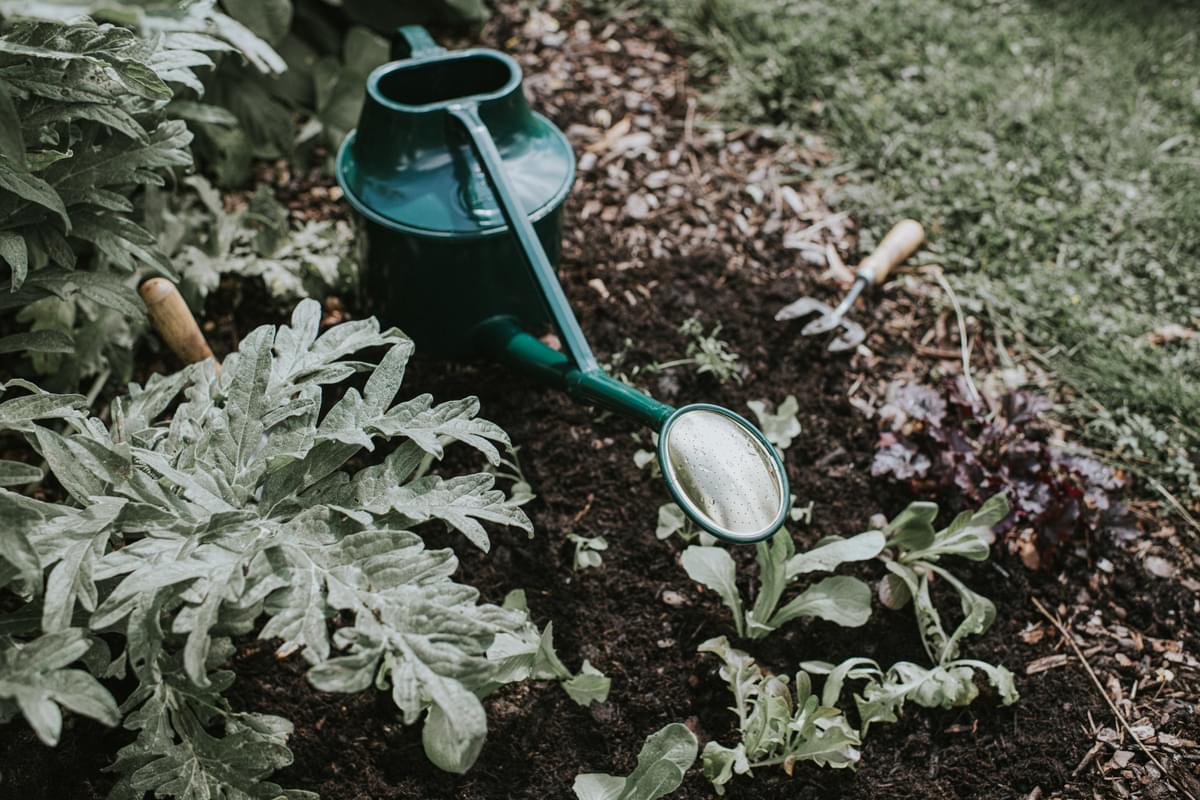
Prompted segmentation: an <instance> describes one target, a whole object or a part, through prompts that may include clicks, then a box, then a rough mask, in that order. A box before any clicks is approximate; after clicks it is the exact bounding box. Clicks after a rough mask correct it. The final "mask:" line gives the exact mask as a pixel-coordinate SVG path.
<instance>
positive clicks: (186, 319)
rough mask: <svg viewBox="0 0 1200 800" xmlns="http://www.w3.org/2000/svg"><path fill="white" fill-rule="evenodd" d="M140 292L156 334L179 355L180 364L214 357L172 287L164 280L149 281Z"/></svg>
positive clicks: (186, 308) (193, 318)
mask: <svg viewBox="0 0 1200 800" xmlns="http://www.w3.org/2000/svg"><path fill="white" fill-rule="evenodd" d="M139 291H140V292H141V294H142V301H143V302H145V304H146V309H147V310H148V311H149V312H150V321H151V322H152V323H154V327H155V329H156V330H157V331H158V335H159V336H161V337H162V340H163V341H164V342H166V343H167V347H170V348H171V351H172V352H173V353H175V355H177V356H179V360H180V361H182V362H183V363H185V364H194V363H196V362H197V361H203V360H204V359H206V358H212V357H213V352H212V350H210V349H209V347H208V341H207V340H206V339H205V338H204V334H203V333H201V332H200V326H199V325H197V324H196V318H195V317H193V316H192V310H191V309H190V308H188V307H187V303H185V302H184V301H183V296H182V295H180V294H179V289H178V288H176V286H175V284H173V283H171V282H170V281H169V280H167V279H166V278H151V279H150V280H148V281H146V282H145V283H143V284H142V286H141V288H140V289H139Z"/></svg>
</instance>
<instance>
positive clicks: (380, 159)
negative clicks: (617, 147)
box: [337, 26, 575, 358]
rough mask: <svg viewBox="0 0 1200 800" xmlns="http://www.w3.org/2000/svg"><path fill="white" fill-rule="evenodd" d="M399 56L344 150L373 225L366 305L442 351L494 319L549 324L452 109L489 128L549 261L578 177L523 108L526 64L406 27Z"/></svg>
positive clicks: (340, 168) (353, 187)
mask: <svg viewBox="0 0 1200 800" xmlns="http://www.w3.org/2000/svg"><path fill="white" fill-rule="evenodd" d="M393 56H394V57H395V58H397V59H400V60H397V61H394V62H392V63H389V64H385V65H383V66H381V67H379V68H378V69H376V70H375V71H374V72H373V73H372V74H371V76H370V78H369V79H368V87H367V96H366V98H365V100H364V102H363V109H362V113H361V116H360V118H359V126H358V128H357V129H356V130H355V131H354V132H352V133H351V134H350V135H349V136H347V137H346V140H345V141H344V142H343V143H342V146H341V149H340V150H339V151H338V160H337V177H338V183H339V184H340V185H341V187H342V189H343V191H344V192H345V194H346V199H347V200H348V202H349V203H350V205H351V206H352V207H353V208H354V209H355V211H357V212H358V213H359V214H361V215H362V216H363V217H364V218H365V219H366V220H367V236H368V240H369V242H370V246H369V248H368V251H367V261H366V265H365V270H364V273H363V276H362V283H363V289H364V294H365V296H366V298H367V299H368V300H369V302H370V304H371V306H372V308H373V310H374V311H375V313H376V315H377V316H378V317H379V318H380V319H381V320H382V321H383V322H384V323H385V324H389V325H398V326H400V327H402V328H403V329H404V330H405V332H406V333H408V335H410V336H412V337H413V339H414V341H416V342H417V344H418V345H419V346H420V347H421V350H422V352H424V353H430V354H433V355H438V356H443V357H451V358H465V357H468V356H471V355H473V354H474V353H475V349H474V346H475V340H474V338H473V330H474V328H475V326H476V325H478V324H479V323H480V322H481V321H483V320H486V319H489V318H491V317H493V316H498V315H509V316H512V317H514V318H515V319H516V320H517V321H518V322H519V323H520V324H521V325H522V326H524V327H526V328H528V329H530V330H539V329H545V328H546V327H547V326H548V325H549V324H550V323H551V319H550V316H549V314H548V313H547V310H546V307H545V303H544V302H543V301H542V299H541V293H540V291H539V287H538V284H537V282H536V281H535V280H534V277H533V275H532V274H531V273H530V271H529V269H528V268H527V267H526V266H525V263H524V258H523V257H522V255H521V253H520V252H519V248H518V243H517V241H516V240H515V239H514V238H513V237H512V235H511V234H510V233H509V228H508V225H507V224H506V223H505V222H504V216H503V213H502V212H501V210H500V207H499V202H498V201H497V200H496V198H495V195H494V194H493V192H492V188H491V185H490V184H489V183H488V180H487V177H486V176H485V175H484V174H483V166H482V164H481V163H480V161H479V159H478V158H476V156H475V154H474V152H473V148H472V145H471V142H470V140H469V137H468V135H467V132H466V131H465V130H463V128H462V126H461V125H460V124H458V123H456V121H455V120H454V119H453V117H452V116H451V114H450V106H451V105H454V104H456V103H460V102H462V101H463V100H467V101H471V102H474V103H476V105H477V106H478V108H479V114H480V119H481V120H483V121H484V122H485V124H488V125H490V126H491V127H490V128H489V130H490V131H492V132H493V133H494V134H495V137H496V149H497V151H498V152H499V153H500V158H501V160H502V161H503V162H504V164H505V166H506V167H507V168H509V169H512V170H514V171H515V174H516V176H517V177H516V178H515V180H514V193H515V195H516V197H517V198H518V201H519V202H520V204H521V207H522V208H523V209H525V211H526V214H527V216H528V218H529V219H530V220H531V221H532V223H533V226H534V230H535V231H536V233H537V238H538V241H539V242H540V244H541V247H542V249H543V251H545V253H546V254H547V258H548V259H549V261H550V263H551V264H557V263H558V258H559V252H560V247H561V242H562V203H563V201H564V200H565V199H566V196H567V192H568V191H570V188H571V184H572V182H573V181H574V176H575V157H574V154H573V153H572V152H571V148H570V145H569V144H568V143H567V140H566V137H565V136H564V135H563V134H562V132H561V131H559V130H558V129H557V128H555V127H554V126H553V125H552V124H551V123H550V122H549V121H548V120H546V119H545V118H544V117H542V116H541V115H538V114H535V113H533V112H532V111H530V109H529V106H528V104H527V103H526V101H525V96H524V94H523V93H522V90H521V70H520V67H519V66H518V65H517V63H516V62H515V61H513V60H512V59H511V58H510V57H508V56H506V55H504V54H503V53H498V52H495V51H492V50H466V51H462V52H460V53H448V52H446V51H445V50H443V49H442V48H440V47H438V46H437V45H436V44H434V43H433V40H432V39H430V38H429V34H428V33H426V32H425V30H424V29H423V28H419V27H416V26H407V27H405V28H402V29H400V31H398V34H397V37H396V39H395V42H394V46H393ZM477 69H478V70H481V71H482V72H483V73H484V74H483V75H482V76H480V75H476V74H475V73H474V70H477ZM464 94H465V97H464Z"/></svg>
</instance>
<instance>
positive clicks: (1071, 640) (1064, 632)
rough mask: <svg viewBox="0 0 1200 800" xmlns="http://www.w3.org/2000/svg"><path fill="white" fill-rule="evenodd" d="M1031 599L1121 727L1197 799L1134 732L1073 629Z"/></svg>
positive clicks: (1186, 794) (1182, 789)
mask: <svg viewBox="0 0 1200 800" xmlns="http://www.w3.org/2000/svg"><path fill="white" fill-rule="evenodd" d="M1029 599H1030V600H1032V601H1033V604H1034V606H1036V607H1037V610H1038V611H1040V612H1041V614H1042V616H1043V617H1045V618H1046V619H1048V620H1050V623H1051V624H1052V625H1053V626H1054V627H1055V628H1057V629H1058V633H1059V635H1061V636H1062V637H1063V639H1064V640H1066V642H1067V644H1069V645H1071V649H1072V650H1074V651H1075V656H1076V657H1077V658H1078V659H1079V663H1080V664H1083V668H1084V670H1086V671H1087V674H1088V677H1089V678H1091V679H1092V683H1094V684H1095V685H1096V689H1097V690H1098V691H1099V692H1100V695H1101V697H1103V698H1104V702H1106V703H1108V707H1109V708H1110V709H1112V712H1113V715H1114V716H1115V717H1116V718H1117V722H1119V723H1121V727H1122V728H1124V729H1125V732H1126V733H1128V734H1129V736H1130V737H1131V738H1132V739H1133V741H1134V742H1136V743H1137V746H1138V747H1139V748H1140V749H1141V751H1142V752H1143V753H1145V754H1146V757H1147V758H1149V759H1150V761H1151V763H1153V764H1154V766H1156V767H1158V770H1159V772H1161V773H1162V774H1163V775H1164V776H1166V778H1167V780H1169V781H1170V782H1171V783H1173V784H1175V787H1176V788H1177V789H1179V791H1180V792H1182V793H1183V796H1184V797H1187V798H1188V800H1196V796H1195V795H1194V794H1192V793H1191V792H1190V791H1188V789H1187V787H1186V786H1184V785H1183V784H1182V783H1181V782H1179V780H1177V779H1176V778H1175V776H1174V775H1173V774H1172V773H1171V772H1170V771H1168V770H1167V768H1166V767H1165V766H1163V763H1162V762H1161V761H1159V760H1158V758H1157V757H1156V756H1155V755H1154V753H1152V752H1150V748H1148V747H1146V745H1145V744H1144V743H1143V742H1142V740H1141V739H1139V738H1138V735H1137V734H1136V733H1134V732H1133V726H1132V725H1130V724H1129V720H1127V719H1126V718H1125V715H1124V714H1122V713H1121V709H1119V708H1117V704H1116V703H1114V702H1113V699H1112V698H1111V697H1109V695H1108V692H1107V691H1106V690H1105V689H1104V684H1102V683H1101V682H1100V678H1099V677H1097V676H1096V671H1095V670H1093V669H1092V665H1091V664H1089V663H1088V660H1087V657H1086V656H1084V654H1083V650H1081V649H1080V647H1079V644H1078V643H1077V642H1076V641H1075V637H1074V636H1073V635H1072V634H1071V631H1069V630H1068V629H1067V626H1066V625H1064V624H1063V621H1062V620H1061V619H1059V618H1058V615H1057V614H1051V613H1050V612H1049V611H1048V610H1047V609H1046V607H1045V606H1044V605H1042V602H1041V601H1040V600H1038V599H1037V598H1036V597H1031V598H1029Z"/></svg>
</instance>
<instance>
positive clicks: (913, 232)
mask: <svg viewBox="0 0 1200 800" xmlns="http://www.w3.org/2000/svg"><path fill="white" fill-rule="evenodd" d="M923 241H925V229H924V228H922V227H921V223H919V222H917V221H916V220H915V219H905V220H901V221H900V222H897V223H896V224H895V225H894V226H893V227H892V229H891V230H890V231H888V233H887V236H885V237H883V241H882V242H880V243H879V246H878V247H876V248H875V252H873V253H871V255H869V256H867V258H866V260H864V261H863V262H862V263H861V264H860V265H859V267H858V274H859V275H862V276H863V277H864V278H866V279H867V281H868V282H869V283H883V282H884V281H885V280H887V276H888V273H889V272H891V271H892V269H893V268H895V266H896V265H897V264H899V263H900V262H902V261H904V259H906V258H908V257H909V256H911V255H912V254H913V253H914V252H916V250H917V248H918V247H920V246H921V242H923Z"/></svg>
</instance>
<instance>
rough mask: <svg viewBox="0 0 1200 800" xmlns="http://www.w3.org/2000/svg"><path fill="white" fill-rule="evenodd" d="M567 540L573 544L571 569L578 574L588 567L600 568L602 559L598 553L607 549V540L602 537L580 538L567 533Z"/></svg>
mask: <svg viewBox="0 0 1200 800" xmlns="http://www.w3.org/2000/svg"><path fill="white" fill-rule="evenodd" d="M567 539H568V540H569V541H572V542H574V543H575V561H574V564H573V565H572V569H574V570H575V571H576V572H578V571H579V570H581V569H587V568H588V567H598V566H600V565H601V564H602V563H603V561H604V559H603V558H602V557H601V556H600V553H602V552H603V551H605V550H607V549H608V540H607V539H605V538H604V537H603V536H590V537H589V536H580V535H578V534H575V533H568V534H567Z"/></svg>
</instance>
